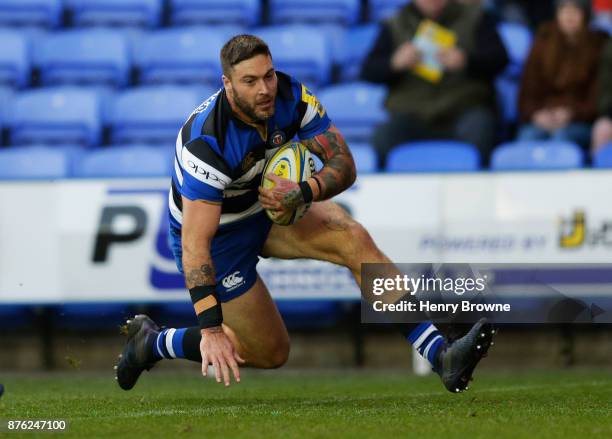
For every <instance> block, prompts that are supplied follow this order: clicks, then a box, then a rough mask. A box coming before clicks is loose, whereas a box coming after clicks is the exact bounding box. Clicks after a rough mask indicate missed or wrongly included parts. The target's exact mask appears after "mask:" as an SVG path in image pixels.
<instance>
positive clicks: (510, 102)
mask: <svg viewBox="0 0 612 439" xmlns="http://www.w3.org/2000/svg"><path fill="white" fill-rule="evenodd" d="M495 91H496V94H497V104H498V106H499V114H500V115H501V119H502V121H503V122H504V123H505V124H513V123H515V122H516V121H517V120H518V94H519V82H518V80H516V79H512V78H508V77H505V76H500V77H498V78H497V79H496V80H495Z"/></svg>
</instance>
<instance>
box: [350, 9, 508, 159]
mask: <svg viewBox="0 0 612 439" xmlns="http://www.w3.org/2000/svg"><path fill="white" fill-rule="evenodd" d="M424 20H431V21H433V22H435V23H436V24H439V25H440V26H443V27H444V28H446V29H447V30H448V31H450V32H452V35H453V36H454V40H455V43H454V44H453V45H452V46H451V47H446V48H440V49H439V50H438V51H437V53H435V55H434V56H435V58H436V59H437V60H438V62H439V65H440V67H441V70H442V76H441V78H439V80H437V81H430V80H427V79H425V78H423V77H422V76H420V75H418V74H416V73H415V70H414V68H415V66H417V64H419V63H420V62H421V61H422V60H423V59H424V58H425V57H426V56H427V54H424V53H422V51H421V50H420V49H419V48H418V47H417V44H415V35H416V33H417V29H418V28H419V25H420V24H421V23H422V22H423V21H424ZM507 62H508V55H507V53H506V50H505V48H504V45H503V43H502V41H501V39H500V37H499V35H498V33H497V29H496V23H495V20H494V19H493V18H492V17H491V16H490V15H488V14H487V13H486V12H485V11H484V10H483V9H482V8H481V7H479V6H478V5H467V4H462V3H459V2H457V1H453V0H414V1H412V2H411V3H409V4H407V5H406V6H404V7H403V8H402V9H400V10H399V12H398V13H397V14H396V15H395V16H393V17H391V18H390V19H388V20H386V21H385V22H383V23H382V26H381V29H380V32H379V35H378V38H377V41H376V42H375V44H374V47H373V48H372V50H371V52H370V53H369V54H368V56H367V58H366V60H365V61H364V64H363V66H362V71H361V76H362V78H363V79H365V80H366V81H370V82H374V83H380V84H386V85H387V86H388V88H389V91H388V95H387V98H386V102H385V106H386V108H387V110H388V112H389V121H388V122H387V123H386V124H384V125H382V126H380V127H378V129H377V130H376V132H375V133H374V137H373V143H374V146H375V147H376V149H377V150H378V152H379V154H380V155H381V157H382V158H383V160H384V157H385V156H386V154H387V152H388V151H389V150H390V149H391V148H393V147H394V146H396V145H397V144H400V143H403V142H408V141H413V140H420V139H434V138H437V139H440V138H445V139H449V138H450V139H456V140H461V141H465V142H468V143H471V144H474V145H476V146H477V147H478V149H479V150H480V152H481V154H482V155H483V156H484V157H485V159H486V157H487V156H488V154H489V152H490V150H491V149H492V147H493V144H494V142H495V130H496V114H495V110H494V108H495V94H494V89H493V80H494V78H495V77H496V76H497V75H498V74H499V73H500V72H501V71H502V70H503V69H504V68H505V66H506V64H507Z"/></svg>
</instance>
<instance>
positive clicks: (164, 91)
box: [110, 86, 203, 145]
mask: <svg viewBox="0 0 612 439" xmlns="http://www.w3.org/2000/svg"><path fill="white" fill-rule="evenodd" d="M202 101H203V97H202V96H201V94H200V93H198V92H196V91H195V89H193V88H190V87H176V86H161V87H152V86H151V87H139V88H133V89H130V90H127V91H125V92H123V93H121V94H119V95H118V96H117V98H116V99H115V104H114V106H113V112H112V116H111V120H110V125H111V141H112V143H141V142H144V143H165V144H167V145H174V143H175V142H176V136H177V135H178V132H179V129H180V128H181V126H182V125H183V123H185V121H186V120H187V118H188V117H189V115H190V114H191V112H192V111H193V110H194V109H195V108H196V107H197V106H198V105H199V104H200V103H201V102H202Z"/></svg>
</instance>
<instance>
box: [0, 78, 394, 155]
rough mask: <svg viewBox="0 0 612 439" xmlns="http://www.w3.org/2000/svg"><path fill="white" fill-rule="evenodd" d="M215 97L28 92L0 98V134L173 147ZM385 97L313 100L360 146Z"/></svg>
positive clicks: (28, 139) (357, 86) (357, 92)
mask: <svg viewBox="0 0 612 439" xmlns="http://www.w3.org/2000/svg"><path fill="white" fill-rule="evenodd" d="M215 91H216V89H214V88H211V87H206V86H202V87H184V86H183V87H180V86H170V85H164V86H145V87H134V88H131V89H127V90H126V91H123V92H120V93H112V92H109V91H108V90H98V89H91V88H81V87H49V88H41V89H32V90H28V91H25V92H22V93H17V94H15V95H14V96H11V95H10V94H7V95H5V96H4V98H3V97H2V95H1V93H0V128H2V127H4V128H5V129H6V131H7V134H8V143H9V144H11V145H24V144H33V143H56V144H58V143H64V144H66V143H70V144H80V145H85V146H97V145H99V144H101V143H105V142H104V141H103V140H106V143H138V142H146V143H164V144H166V145H172V144H174V141H175V139H176V134H177V132H178V130H179V128H180V127H181V126H182V124H183V123H184V121H185V120H186V119H187V118H188V116H189V114H190V113H191V112H192V111H193V110H194V109H195V108H196V107H197V106H198V105H199V104H200V103H201V102H202V101H204V100H205V99H206V98H207V97H208V96H210V95H212V94H213V93H214V92H215ZM384 93H385V91H384V88H382V87H380V86H374V85H371V84H367V83H359V82H358V83H350V84H341V85H337V86H332V87H328V88H326V89H323V90H322V91H321V92H320V93H318V97H319V99H320V101H321V102H322V103H323V106H324V107H325V108H326V109H327V110H328V112H329V114H330V115H331V117H332V119H333V121H334V123H335V124H336V125H337V126H338V127H339V128H340V129H341V130H342V131H343V133H344V134H345V136H346V137H347V138H348V139H350V140H352V141H356V142H363V141H367V140H369V138H370V136H371V133H372V130H373V129H374V127H375V126H376V125H377V124H379V123H381V122H384V121H385V118H386V114H385V111H384V110H383V98H384ZM106 128H108V129H106ZM104 134H105V135H104Z"/></svg>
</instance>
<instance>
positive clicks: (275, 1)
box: [269, 0, 360, 26]
mask: <svg viewBox="0 0 612 439" xmlns="http://www.w3.org/2000/svg"><path fill="white" fill-rule="evenodd" d="M359 6H360V0H309V1H304V0H270V7H269V11H270V21H271V22H272V23H273V24H286V23H292V22H296V23H297V22H299V23H317V24H319V23H339V24H342V25H347V26H351V25H353V24H355V23H357V21H358V20H359V14H360V8H359Z"/></svg>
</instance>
